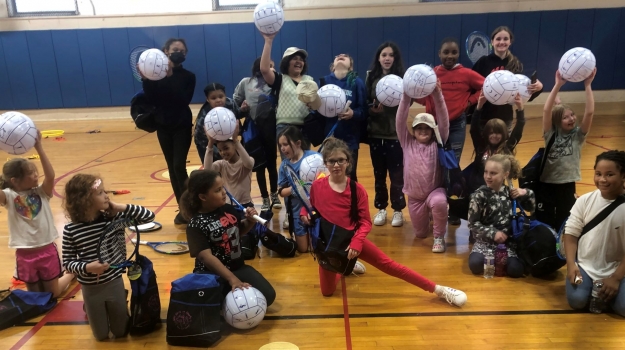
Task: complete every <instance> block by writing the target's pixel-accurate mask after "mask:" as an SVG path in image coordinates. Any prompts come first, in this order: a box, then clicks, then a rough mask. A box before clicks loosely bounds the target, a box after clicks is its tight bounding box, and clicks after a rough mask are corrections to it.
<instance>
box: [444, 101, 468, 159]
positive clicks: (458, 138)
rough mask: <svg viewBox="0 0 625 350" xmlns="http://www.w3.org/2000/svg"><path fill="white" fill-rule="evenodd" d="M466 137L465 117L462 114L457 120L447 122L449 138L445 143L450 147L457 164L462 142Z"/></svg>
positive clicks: (460, 154)
mask: <svg viewBox="0 0 625 350" xmlns="http://www.w3.org/2000/svg"><path fill="white" fill-rule="evenodd" d="M466 137H467V116H466V115H465V114H464V113H462V115H460V116H459V117H458V118H456V119H454V120H452V121H451V122H449V138H448V139H447V143H449V144H450V145H451V149H452V150H453V151H454V154H455V155H456V159H457V160H458V164H460V156H462V149H463V148H464V140H465V139H466Z"/></svg>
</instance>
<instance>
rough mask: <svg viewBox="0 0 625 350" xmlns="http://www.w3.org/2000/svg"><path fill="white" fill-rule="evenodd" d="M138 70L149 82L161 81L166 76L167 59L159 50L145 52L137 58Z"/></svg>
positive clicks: (167, 68)
mask: <svg viewBox="0 0 625 350" xmlns="http://www.w3.org/2000/svg"><path fill="white" fill-rule="evenodd" d="M139 70H140V71H141V74H143V76H144V77H146V78H147V79H149V80H161V79H163V78H165V77H166V76H167V71H168V70H169V58H168V57H167V55H165V53H164V52H163V51H161V50H159V49H149V50H145V51H143V53H142V54H141V56H139Z"/></svg>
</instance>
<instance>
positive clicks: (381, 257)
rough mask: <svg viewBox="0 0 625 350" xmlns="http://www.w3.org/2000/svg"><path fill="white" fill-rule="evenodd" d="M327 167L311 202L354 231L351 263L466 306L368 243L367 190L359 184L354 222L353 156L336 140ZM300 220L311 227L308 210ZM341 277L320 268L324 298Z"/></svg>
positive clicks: (327, 150) (461, 297) (460, 297)
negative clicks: (356, 261) (359, 262)
mask: <svg viewBox="0 0 625 350" xmlns="http://www.w3.org/2000/svg"><path fill="white" fill-rule="evenodd" d="M322 156H323V160H324V163H325V164H326V166H327V167H328V170H329V172H330V175H329V176H327V177H322V178H320V179H318V180H316V181H315V182H313V183H312V187H311V189H310V202H311V204H312V205H313V207H314V208H315V210H316V211H317V213H318V214H319V215H320V216H321V217H323V218H324V219H326V220H327V221H329V222H331V223H332V224H334V225H337V226H340V227H342V228H344V229H346V230H350V231H351V230H354V231H355V234H354V236H353V238H352V239H351V242H350V244H349V246H348V247H347V251H348V255H347V258H348V259H354V258H357V257H358V258H360V259H361V260H363V261H364V262H366V263H369V264H371V265H373V266H374V267H376V268H377V269H379V270H380V271H382V272H384V273H386V274H388V275H391V276H393V277H397V278H400V279H402V280H404V281H406V282H408V283H411V284H413V285H415V286H417V287H419V288H421V289H423V290H425V291H427V292H430V293H434V294H436V295H437V296H438V297H440V298H442V299H445V300H446V301H447V302H448V303H449V304H451V305H455V306H463V305H464V304H465V303H466V301H467V295H466V294H465V293H464V292H462V291H460V290H457V289H453V288H449V287H445V286H441V285H438V284H436V283H434V282H432V281H430V280H429V279H427V278H425V277H423V276H421V275H420V274H418V273H417V272H415V271H413V270H411V269H410V268H408V267H406V266H404V265H401V264H399V263H397V262H395V261H393V259H391V258H389V257H388V256H387V255H386V254H384V252H382V251H381V250H380V248H378V247H377V246H376V245H375V244H373V243H372V242H371V241H370V240H368V239H367V235H368V234H369V232H370V231H371V227H372V225H371V216H370V214H369V196H368V195H367V191H366V190H365V188H364V186H362V185H361V184H359V183H357V184H356V191H357V203H358V204H357V209H358V218H359V219H358V221H357V222H352V220H351V217H352V215H351V210H352V194H351V189H350V186H349V181H353V180H352V179H349V178H348V176H347V174H348V173H349V170H350V169H349V168H350V166H351V162H352V160H353V159H352V154H351V152H350V150H349V147H348V146H347V144H345V142H343V141H341V140H339V139H336V138H334V137H330V138H328V139H327V140H326V141H325V142H324V147H323V151H322ZM300 215H301V217H300V219H301V221H302V222H303V223H304V224H306V225H310V217H309V216H308V213H307V212H306V210H305V209H303V210H301V211H300ZM340 278H341V275H339V274H337V273H334V272H331V271H328V270H325V269H323V268H322V267H321V266H319V284H320V286H321V294H323V296H327V297H328V296H331V295H332V294H334V291H335V290H336V286H337V283H338V281H339V280H340Z"/></svg>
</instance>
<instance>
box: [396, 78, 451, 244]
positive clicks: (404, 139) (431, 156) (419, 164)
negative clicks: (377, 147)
mask: <svg viewBox="0 0 625 350" xmlns="http://www.w3.org/2000/svg"><path fill="white" fill-rule="evenodd" d="M439 84H440V83H438V84H437V86H436V89H435V90H434V92H433V93H432V97H433V99H434V106H435V109H436V120H435V118H434V116H432V115H431V114H428V113H419V114H418V115H417V116H415V117H410V116H409V115H408V111H409V109H410V105H411V104H412V99H411V98H410V97H409V96H408V95H406V94H404V95H403V96H402V99H401V102H400V103H399V108H398V110H397V118H396V128H397V136H398V138H399V143H400V144H401V147H402V149H403V151H404V189H403V191H404V193H405V194H406V195H407V196H408V209H409V212H410V220H411V221H412V226H413V227H414V230H415V236H416V237H418V238H425V237H427V234H428V231H429V228H430V213H431V216H432V221H433V223H434V225H433V226H434V245H433V246H432V252H434V253H442V252H444V251H445V238H444V237H445V233H446V232H447V196H446V193H445V188H444V187H443V169H442V167H441V165H440V164H439V162H438V147H437V142H438V143H441V144H443V145H444V144H445V143H446V142H447V138H448V137H449V116H448V114H447V106H446V105H445V100H444V98H443V93H442V91H441V88H440V85H439Z"/></svg>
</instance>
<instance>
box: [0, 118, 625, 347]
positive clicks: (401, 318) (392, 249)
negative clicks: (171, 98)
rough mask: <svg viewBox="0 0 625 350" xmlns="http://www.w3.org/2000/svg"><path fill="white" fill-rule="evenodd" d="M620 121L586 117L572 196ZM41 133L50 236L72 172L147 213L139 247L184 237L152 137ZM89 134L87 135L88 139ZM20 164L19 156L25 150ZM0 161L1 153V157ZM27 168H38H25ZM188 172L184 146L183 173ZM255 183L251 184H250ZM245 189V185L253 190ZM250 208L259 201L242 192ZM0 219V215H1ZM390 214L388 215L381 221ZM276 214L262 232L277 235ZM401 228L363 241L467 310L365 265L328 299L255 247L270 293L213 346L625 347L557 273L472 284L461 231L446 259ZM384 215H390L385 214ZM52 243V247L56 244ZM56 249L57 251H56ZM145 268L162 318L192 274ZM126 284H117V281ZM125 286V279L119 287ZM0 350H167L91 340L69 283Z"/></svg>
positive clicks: (179, 261)
mask: <svg viewBox="0 0 625 350" xmlns="http://www.w3.org/2000/svg"><path fill="white" fill-rule="evenodd" d="M624 123H625V116H623V114H622V113H621V114H620V115H618V116H603V117H602V116H598V117H596V119H595V121H594V123H593V127H592V130H591V132H590V135H589V137H588V139H587V142H586V145H585V147H584V148H583V156H582V164H581V167H582V177H583V179H582V181H581V182H580V183H578V187H577V189H578V193H579V194H583V193H586V192H589V191H592V190H593V189H594V188H595V187H594V185H593V171H592V168H593V165H594V159H595V156H596V155H597V154H599V153H601V152H603V151H604V150H608V149H618V148H620V149H623V148H625V147H624V146H625V124H624ZM37 125H38V127H39V128H40V129H42V130H49V129H64V130H65V135H64V137H63V138H62V139H58V140H57V139H52V138H51V139H46V140H45V141H44V145H45V149H46V151H47V153H48V155H49V156H50V158H51V160H52V164H53V165H54V168H55V171H56V176H57V184H56V187H55V198H53V199H52V202H51V203H52V208H53V212H54V217H55V222H56V226H57V229H58V230H59V232H62V228H63V225H64V224H65V222H66V221H67V219H66V218H65V216H64V214H63V211H62V209H61V197H60V196H61V193H63V186H64V184H65V183H66V182H67V181H68V179H69V178H70V177H71V176H72V175H73V174H75V173H79V172H87V173H95V174H100V175H101V176H102V178H103V180H104V183H105V186H106V188H107V190H121V189H128V190H130V191H131V193H130V194H125V195H116V196H113V195H112V196H111V197H112V200H114V201H118V202H124V203H136V204H140V205H143V206H146V207H148V208H150V209H151V210H153V211H154V212H156V220H157V221H158V222H160V223H162V224H163V229H162V230H160V231H157V232H153V233H146V234H144V235H143V236H142V239H147V240H154V241H164V240H186V237H185V231H184V228H183V227H176V226H174V224H173V218H174V216H175V215H176V209H177V207H176V202H175V199H174V196H173V194H172V190H171V187H170V185H169V183H168V180H167V179H166V178H165V177H164V176H163V173H164V172H165V171H166V164H165V161H164V159H163V156H162V154H161V151H160V148H159V145H158V142H157V139H156V135H155V134H146V133H144V132H142V131H137V130H134V127H133V126H134V125H133V124H132V122H131V121H130V118H127V119H116V120H90V121H55V122H45V121H42V122H38V123H37ZM540 125H541V123H540V119H538V118H530V119H529V120H528V123H527V125H526V127H525V133H524V136H523V140H522V142H521V145H520V146H519V147H518V152H517V156H518V158H519V160H520V161H521V163H522V164H525V163H526V162H527V161H528V160H529V158H530V157H531V156H532V155H533V154H534V152H535V151H536V150H537V149H538V147H539V146H541V145H542V144H543V143H542V139H541V135H540V129H541V126H540ZM91 130H99V131H100V132H99V133H88V131H91ZM368 153H369V152H368V147H367V146H366V145H363V147H362V148H361V153H360V160H359V169H358V175H359V180H360V182H361V183H363V184H364V185H365V187H366V188H367V189H368V191H369V201H370V205H371V212H372V215H373V214H375V212H376V211H375V208H374V207H373V194H374V192H373V176H372V173H373V172H372V168H371V161H370V158H369V155H368ZM471 153H472V146H471V141H470V138H469V137H467V144H466V147H465V151H464V154H463V159H462V162H461V163H462V165H463V167H464V166H466V165H467V164H468V163H469V159H470V158H471V156H472V154H471ZM26 155H27V156H29V155H31V153H30V152H29V153H27V154H26ZM3 156H6V154H3ZM35 162H36V163H38V161H36V160H35ZM199 164H200V161H199V158H198V156H197V152H196V151H195V148H194V146H192V149H191V150H190V152H189V166H190V167H191V166H198V165H199ZM254 181H255V179H254ZM254 186H255V185H254ZM252 194H253V196H254V199H255V201H256V203H260V202H261V200H260V193H259V191H258V189H256V188H253V189H252ZM1 211H5V209H4V208H1ZM389 216H390V215H389ZM283 217H284V209H283V210H282V211H281V212H280V215H276V216H275V218H274V220H273V222H272V227H273V229H274V230H276V231H279V230H280V227H281V225H280V223H281V221H282V219H283ZM404 217H405V219H406V220H407V221H406V223H405V225H404V226H403V227H401V228H393V227H391V226H390V222H389V223H388V224H387V225H386V226H383V227H378V226H374V228H373V231H372V232H371V233H370V234H369V238H370V239H371V240H372V241H373V242H375V243H376V244H377V245H378V246H379V247H380V248H381V249H382V250H383V251H384V252H386V253H387V254H388V255H389V256H391V257H392V258H393V259H395V260H397V261H398V262H400V263H402V264H405V265H407V266H409V267H410V268H412V269H414V270H416V271H418V272H420V273H421V274H423V275H425V276H426V277H428V278H430V279H432V280H433V281H435V282H436V283H438V284H441V285H446V286H451V287H454V288H458V289H461V290H463V291H465V292H466V293H467V295H468V302H467V304H466V305H465V306H464V307H463V308H461V309H460V308H455V307H452V306H450V305H448V304H447V303H446V302H445V301H444V300H441V299H438V298H436V297H435V296H434V295H432V294H429V293H426V292H424V291H422V290H421V289H419V288H417V287H414V286H412V285H410V284H408V283H406V282H403V281H401V280H398V279H395V278H392V277H389V276H386V275H384V274H383V273H381V272H379V271H377V270H376V269H375V268H373V267H371V266H367V268H368V269H367V273H366V274H364V275H361V276H359V277H356V276H350V277H347V278H345V279H344V280H343V281H342V283H341V284H340V285H339V287H338V288H337V291H336V293H335V294H334V296H332V297H328V298H326V297H323V296H321V294H320V291H319V282H318V275H317V264H316V262H315V261H313V259H312V257H311V256H310V255H309V254H301V255H299V256H297V257H295V258H291V259H283V258H280V257H278V256H276V255H274V254H272V253H271V252H269V251H267V250H266V249H265V248H263V249H262V250H261V254H260V255H261V258H260V259H259V258H256V259H254V260H251V261H248V262H247V263H248V264H250V265H252V266H254V267H255V268H256V269H258V270H259V271H260V272H262V273H263V274H264V275H265V276H266V277H267V279H268V280H269V281H270V282H271V283H272V284H273V286H274V287H275V289H276V291H277V294H278V297H277V299H276V302H275V303H274V304H273V305H272V306H271V307H270V308H269V309H268V312H267V315H266V317H265V320H264V321H263V322H262V323H261V324H260V325H259V326H258V327H257V328H255V329H252V330H249V331H234V330H232V329H231V328H229V327H225V328H224V329H225V332H224V334H223V337H222V340H221V341H220V342H219V343H218V344H217V345H215V346H214V348H216V349H228V350H236V349H242V350H243V349H244V350H252V349H259V348H260V347H262V346H263V345H266V344H269V343H274V344H273V345H272V346H267V347H265V348H264V349H295V348H294V347H287V346H282V347H279V344H275V343H276V342H288V343H292V344H295V345H296V346H297V347H299V349H322V350H326V349H354V350H356V349H357V350H365V349H377V350H391V349H402V350H407V349H437V350H440V349H625V335H623V334H624V333H623V329H625V320H623V319H622V318H621V317H617V316H615V315H612V314H602V315H592V314H588V313H578V312H574V311H572V310H571V309H570V308H569V306H568V304H567V302H566V298H565V292H564V273H565V271H564V269H563V270H561V271H559V272H558V274H557V276H556V277H555V278H554V279H553V280H541V279H536V278H532V277H526V278H521V279H516V280H514V279H510V278H495V279H492V280H484V279H483V278H482V277H481V276H473V275H472V274H471V273H470V271H469V268H468V265H467V259H468V254H469V251H470V248H469V245H468V233H469V232H468V229H467V225H466V222H465V221H463V223H462V225H461V226H460V227H455V226H450V227H449V231H448V234H447V237H446V241H447V247H448V248H447V252H445V253H444V254H433V253H431V246H432V238H431V236H430V237H429V238H427V239H416V238H414V235H413V234H412V228H411V224H410V222H409V221H408V218H409V217H408V213H407V212H406V211H404ZM389 219H390V218H389ZM7 235H8V232H7V225H6V215H5V214H4V213H2V214H0V263H1V266H3V271H4V272H3V273H2V274H1V276H0V280H2V281H3V282H2V285H0V287H1V288H0V289H4V288H6V287H9V286H10V284H11V283H10V279H11V277H12V273H13V266H14V251H13V250H12V249H8V248H6V247H7V244H8V237H7ZM59 241H60V240H59ZM59 246H60V243H59ZM142 253H143V254H145V255H147V256H148V257H149V258H150V259H152V261H153V262H154V267H155V270H156V272H157V275H158V283H159V288H160V297H161V303H162V306H163V307H162V314H161V316H162V318H163V319H165V318H166V315H167V306H168V303H169V290H170V286H171V285H170V283H171V281H172V280H174V279H177V278H179V277H181V276H183V275H185V274H187V273H190V272H191V271H192V269H193V260H192V259H191V258H189V256H187V255H183V256H167V255H160V254H157V253H155V252H154V251H152V250H151V249H150V248H147V247H142ZM124 279H125V280H126V278H124ZM126 284H127V280H126ZM0 339H1V344H2V345H1V346H0V347H1V348H3V349H61V348H62V349H121V348H123V349H168V348H169V346H168V345H167V343H166V341H165V325H164V324H163V327H162V328H161V329H160V330H158V331H156V332H154V333H152V334H149V335H146V336H141V337H128V338H125V339H119V340H116V341H107V342H101V343H98V342H96V341H95V340H94V339H93V337H92V335H91V330H90V328H89V326H88V324H87V322H86V319H85V315H84V313H83V311H82V293H81V291H80V286H79V285H78V284H77V283H76V282H74V283H73V284H72V285H71V286H70V288H69V290H68V292H67V294H66V298H65V299H63V300H62V301H60V302H59V305H57V306H56V308H55V309H53V310H52V311H51V312H50V313H48V314H47V315H46V316H43V317H39V318H37V319H33V320H30V321H29V322H27V323H24V324H21V325H19V326H16V327H13V328H9V329H6V330H3V331H0ZM172 348H173V347H172Z"/></svg>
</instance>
